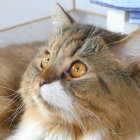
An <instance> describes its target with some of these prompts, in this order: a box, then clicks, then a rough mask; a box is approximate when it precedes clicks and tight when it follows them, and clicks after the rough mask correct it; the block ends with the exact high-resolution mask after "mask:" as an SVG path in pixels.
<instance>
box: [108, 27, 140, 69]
mask: <svg viewBox="0 0 140 140" xmlns="http://www.w3.org/2000/svg"><path fill="white" fill-rule="evenodd" d="M110 45H111V48H112V50H113V52H114V54H115V55H116V56H117V57H118V58H119V59H120V60H123V61H125V62H127V63H128V64H129V66H131V67H133V68H132V69H137V70H138V69H139V70H140V29H138V30H136V31H135V32H133V33H131V34H130V35H128V36H127V37H125V38H124V39H122V40H120V41H117V42H114V43H112V44H110Z"/></svg>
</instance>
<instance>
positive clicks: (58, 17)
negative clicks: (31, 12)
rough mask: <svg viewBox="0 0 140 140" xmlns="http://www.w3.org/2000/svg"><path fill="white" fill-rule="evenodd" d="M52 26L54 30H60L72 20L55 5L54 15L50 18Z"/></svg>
mask: <svg viewBox="0 0 140 140" xmlns="http://www.w3.org/2000/svg"><path fill="white" fill-rule="evenodd" d="M52 18H53V25H54V26H55V27H56V28H61V27H62V26H64V25H70V24H72V23H73V22H74V20H73V19H72V18H71V17H70V16H69V14H68V13H67V12H66V11H65V10H64V9H63V8H62V7H61V6H60V5H59V4H58V3H57V4H56V12H55V15H53V16H52Z"/></svg>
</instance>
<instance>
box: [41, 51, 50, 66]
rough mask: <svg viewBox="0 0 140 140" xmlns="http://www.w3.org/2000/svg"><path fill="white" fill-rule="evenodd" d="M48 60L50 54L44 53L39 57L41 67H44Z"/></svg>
mask: <svg viewBox="0 0 140 140" xmlns="http://www.w3.org/2000/svg"><path fill="white" fill-rule="evenodd" d="M49 61H50V54H46V55H44V56H42V58H41V67H42V68H45V67H46V66H47V64H48V63H49Z"/></svg>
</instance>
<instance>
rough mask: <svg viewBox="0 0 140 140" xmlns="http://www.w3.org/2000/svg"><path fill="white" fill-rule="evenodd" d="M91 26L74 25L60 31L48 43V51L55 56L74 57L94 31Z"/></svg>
mask: <svg viewBox="0 0 140 140" xmlns="http://www.w3.org/2000/svg"><path fill="white" fill-rule="evenodd" d="M94 29H95V28H94V27H93V26H90V25H79V24H74V25H71V26H67V27H65V28H62V29H60V30H58V31H57V32H56V33H55V34H53V35H52V36H51V37H50V39H49V42H48V49H49V52H50V53H51V54H53V55H54V56H56V55H59V54H61V56H62V54H63V55H65V56H73V55H74V54H75V52H76V51H77V50H78V49H79V48H81V47H82V46H83V44H84V42H85V40H86V39H87V38H88V37H90V34H91V33H92V32H93V31H94Z"/></svg>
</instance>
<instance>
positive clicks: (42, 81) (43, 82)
mask: <svg viewBox="0 0 140 140" xmlns="http://www.w3.org/2000/svg"><path fill="white" fill-rule="evenodd" d="M48 83H49V82H48V81H47V80H45V79H43V78H40V79H39V86H40V87H41V86H43V85H45V84H48Z"/></svg>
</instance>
